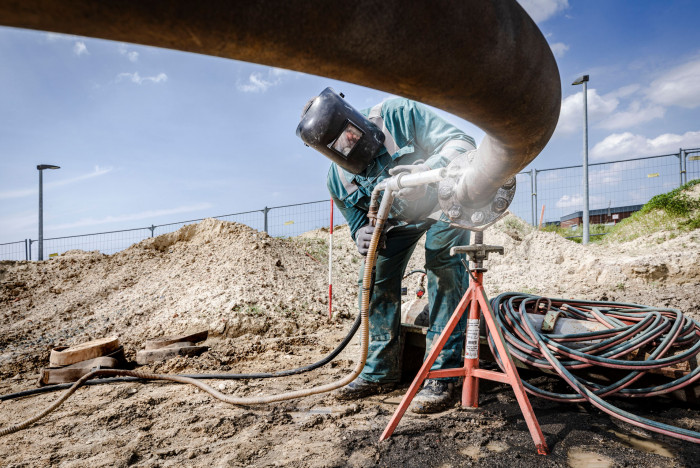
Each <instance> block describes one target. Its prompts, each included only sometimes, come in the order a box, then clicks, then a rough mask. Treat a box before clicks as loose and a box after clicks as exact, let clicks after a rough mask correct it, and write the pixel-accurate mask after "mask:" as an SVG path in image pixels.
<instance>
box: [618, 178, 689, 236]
mask: <svg viewBox="0 0 700 468" xmlns="http://www.w3.org/2000/svg"><path fill="white" fill-rule="evenodd" d="M698 184H700V179H695V180H692V181H690V182H688V183H687V184H685V185H683V186H681V187H679V188H677V189H674V190H671V191H670V192H668V193H662V194H660V195H656V196H655V197H653V198H652V199H651V200H649V201H648V202H647V203H646V204H645V205H644V206H643V207H642V209H641V210H639V211H638V212H636V213H634V214H633V215H632V216H630V217H629V218H627V219H624V220H622V221H621V222H620V223H619V224H617V225H616V226H615V229H613V231H612V232H611V233H610V234H609V235H607V236H605V239H604V242H608V243H610V242H626V241H630V240H634V239H636V238H638V237H641V236H645V235H650V234H654V233H661V235H660V236H659V237H657V238H656V241H657V242H659V243H660V242H664V241H665V240H667V239H672V238H674V237H676V236H677V235H678V231H692V230H693V229H698V228H700V196H698V194H696V193H697V192H698V190H697V189H693V187H695V186H696V185H698Z"/></svg>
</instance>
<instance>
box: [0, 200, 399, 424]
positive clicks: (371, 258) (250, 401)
mask: <svg viewBox="0 0 700 468" xmlns="http://www.w3.org/2000/svg"><path fill="white" fill-rule="evenodd" d="M381 189H383V187H380V188H378V189H375V191H374V192H373V193H372V200H371V203H370V214H371V213H372V208H373V207H374V208H376V200H377V198H378V194H379V192H380V191H381ZM393 199H394V193H393V192H392V191H387V192H386V193H385V194H384V197H383V198H382V201H381V206H379V209H378V214H377V216H376V226H375V230H374V233H373V235H372V239H371V241H370V246H369V250H368V252H367V257H366V261H365V268H364V272H363V278H362V296H361V300H360V317H361V327H360V330H361V331H360V340H361V341H360V348H361V352H360V360H359V361H358V363H357V364H356V366H355V368H354V369H353V371H352V372H351V373H350V374H348V375H346V376H345V377H344V378H342V379H339V380H337V381H335V382H331V383H329V384H326V385H321V386H318V387H313V388H309V389H302V390H296V391H292V392H287V393H282V394H278V395H267V396H258V397H232V396H230V395H226V394H224V393H221V392H219V391H218V390H216V389H214V388H213V387H211V386H209V385H207V384H205V383H203V382H201V381H200V380H197V379H192V378H189V377H181V376H177V375H164V374H154V373H149V372H140V371H129V370H119V369H98V370H95V371H92V372H90V373H88V374H85V375H84V376H82V377H81V378H80V379H79V380H78V381H76V382H75V383H74V384H73V385H72V386H71V387H70V388H69V389H68V390H67V391H65V392H64V393H63V395H61V396H60V397H59V398H58V399H57V400H56V401H55V402H53V403H52V404H51V405H50V406H49V407H48V408H46V409H44V410H43V411H41V412H40V413H39V414H37V415H35V416H33V417H31V418H29V419H27V420H25V421H23V422H21V423H19V424H15V425H13V426H9V427H6V428H3V429H0V437H2V436H5V435H8V434H13V433H15V432H18V431H20V430H22V429H25V428H27V427H29V426H30V425H32V424H33V423H35V422H36V421H38V420H40V419H41V418H43V417H44V416H46V415H47V414H49V413H51V412H52V411H54V410H55V409H56V408H58V407H59V406H61V404H63V402H64V401H66V400H67V399H68V397H70V396H71V395H72V394H73V393H75V391H76V390H78V388H80V387H81V386H82V385H83V384H84V383H85V382H87V381H88V380H91V379H94V378H96V377H103V376H104V377H136V378H139V379H145V380H166V381H171V382H178V383H185V384H191V385H194V386H195V387H197V388H199V389H201V390H203V391H205V392H207V393H209V394H210V395H212V396H213V397H214V398H216V399H218V400H220V401H223V402H224V403H229V404H232V405H239V406H248V405H260V404H266V403H274V402H278V401H285V400H292V399H295V398H301V397H305V396H310V395H315V394H319V393H325V392H330V391H332V390H335V389H337V388H340V387H343V386H345V385H347V384H349V383H350V382H352V381H353V380H355V379H356V378H357V376H358V375H360V373H361V372H362V369H363V368H364V367H365V362H366V361H367V354H368V348H369V303H370V296H371V290H372V272H373V270H374V265H375V264H376V260H377V245H378V244H379V237H380V235H381V233H382V230H383V228H384V223H385V221H386V219H387V218H388V216H389V210H390V209H391V204H392V202H393Z"/></svg>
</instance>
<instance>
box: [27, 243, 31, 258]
mask: <svg viewBox="0 0 700 468" xmlns="http://www.w3.org/2000/svg"><path fill="white" fill-rule="evenodd" d="M27 240H28V241H29V258H28V259H27V260H31V259H32V240H31V239H27Z"/></svg>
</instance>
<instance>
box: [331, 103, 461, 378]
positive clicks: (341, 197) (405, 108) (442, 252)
mask: <svg viewBox="0 0 700 468" xmlns="http://www.w3.org/2000/svg"><path fill="white" fill-rule="evenodd" d="M362 113H363V114H364V115H365V116H367V115H369V113H370V109H366V110H364V111H362ZM381 117H382V119H383V122H384V125H385V126H386V129H387V130H388V131H389V133H390V134H391V135H392V136H393V138H394V140H395V142H396V146H397V147H398V148H399V149H398V151H396V152H395V153H394V154H389V153H388V151H387V150H386V149H384V148H383V149H382V151H381V152H380V153H379V155H378V156H377V157H376V158H375V159H374V160H373V161H372V162H371V163H370V164H369V166H368V167H367V168H366V169H365V170H364V171H363V172H362V173H360V174H357V175H355V174H352V173H350V172H348V171H345V170H344V169H342V168H340V167H339V166H337V165H336V164H335V163H333V164H332V165H331V168H330V170H329V172H328V190H329V191H330V194H331V197H332V198H333V201H334V203H335V205H336V206H337V207H338V209H340V211H341V213H343V216H344V217H345V219H346V220H347V222H348V225H349V226H350V231H351V235H352V238H353V239H355V234H356V232H357V231H358V230H359V229H360V228H361V227H363V226H365V225H366V224H367V223H368V222H369V221H368V219H367V212H368V210H369V202H370V196H371V193H372V190H373V189H374V186H375V185H376V184H377V183H379V182H380V181H382V180H383V179H385V178H387V177H390V175H389V170H390V169H392V168H393V167H396V166H399V165H411V164H413V163H414V162H415V161H418V160H420V159H422V160H424V162H425V164H427V165H428V166H429V167H430V168H431V169H436V168H439V167H444V166H446V165H447V164H449V162H450V161H451V160H452V159H453V158H454V157H455V156H456V155H458V154H461V153H464V152H466V151H468V150H471V149H474V148H475V145H474V139H473V138H472V137H470V136H468V135H466V134H465V133H464V132H462V131H461V130H459V129H457V128H455V127H454V126H453V125H451V124H450V123H448V122H447V121H445V120H444V119H442V118H441V117H440V116H438V115H437V114H435V113H434V112H432V111H431V110H430V109H428V108H427V107H426V106H424V105H422V104H420V103H417V102H414V101H410V100H408V99H390V100H387V101H385V102H384V103H383V104H382V106H381ZM388 225H389V228H388V231H387V240H386V248H384V249H382V250H380V251H379V255H378V257H377V264H376V278H375V285H374V292H373V294H372V298H371V301H370V311H369V312H370V344H369V354H368V357H367V363H366V364H365V367H364V369H363V371H362V374H361V375H360V377H362V378H363V379H365V380H368V381H371V382H382V383H388V382H398V381H399V378H400V371H401V370H400V368H399V358H400V356H399V354H400V343H399V327H400V321H401V279H402V277H403V275H404V271H405V269H406V265H407V263H408V261H409V259H410V257H411V254H412V253H413V250H414V248H415V246H416V243H417V242H418V240H419V239H420V237H421V236H422V235H423V233H426V240H425V256H426V264H425V268H426V271H427V277H428V298H429V303H430V305H429V328H428V334H427V340H426V356H427V353H428V351H429V350H430V347H431V344H432V342H433V341H434V340H436V339H437V338H438V337H439V336H440V333H441V332H442V330H444V328H445V325H446V324H447V321H448V320H449V318H450V316H451V315H452V312H453V311H454V309H455V308H456V307H457V304H458V303H459V300H460V299H461V298H462V296H463V294H464V292H465V291H466V288H467V285H468V274H467V272H466V270H465V268H464V265H463V264H462V262H461V259H460V256H450V254H449V252H450V248H451V247H453V246H457V245H468V244H469V231H467V230H464V229H458V228H452V227H450V225H449V222H448V218H447V217H445V215H444V214H442V212H441V211H440V210H439V205H438V198H437V188H436V187H435V186H434V185H430V186H428V187H427V192H426V195H425V196H424V197H423V198H422V199H420V200H417V201H414V202H408V201H406V200H402V199H399V198H396V199H395V201H394V203H393V205H392V209H391V214H390V216H389V220H388ZM385 229H387V228H385ZM362 270H363V269H362V268H361V269H360V275H359V283H360V286H361V284H362ZM465 323H466V315H465V316H464V317H463V320H461V321H460V323H459V324H458V326H457V327H456V329H455V331H454V332H453V333H452V335H451V336H450V338H449V340H448V341H447V343H446V344H445V346H444V348H443V350H442V352H441V353H440V355H439V356H438V358H437V360H436V361H435V364H434V365H433V367H432V369H443V368H452V367H460V366H461V364H462V362H461V352H462V348H463V346H464V330H465Z"/></svg>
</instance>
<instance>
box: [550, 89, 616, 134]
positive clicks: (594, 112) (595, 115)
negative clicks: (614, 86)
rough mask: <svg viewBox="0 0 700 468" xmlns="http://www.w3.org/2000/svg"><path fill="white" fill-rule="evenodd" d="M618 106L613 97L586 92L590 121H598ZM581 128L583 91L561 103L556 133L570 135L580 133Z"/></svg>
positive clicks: (595, 92)
mask: <svg viewBox="0 0 700 468" xmlns="http://www.w3.org/2000/svg"><path fill="white" fill-rule="evenodd" d="M619 104H620V101H619V100H618V99H617V98H616V97H615V96H614V95H609V94H608V95H604V96H599V95H598V92H597V91H596V90H595V88H593V89H589V90H588V104H587V105H588V119H589V122H590V121H594V120H600V119H601V118H603V117H605V116H607V115H609V114H610V113H611V112H613V111H614V110H615V109H617V106H618V105H619ZM582 126H583V91H579V92H578V93H576V94H573V95H571V96H567V97H565V98H564V99H563V100H562V102H561V113H560V114H559V123H558V124H557V131H559V132H563V133H570V132H573V131H581V129H582Z"/></svg>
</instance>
